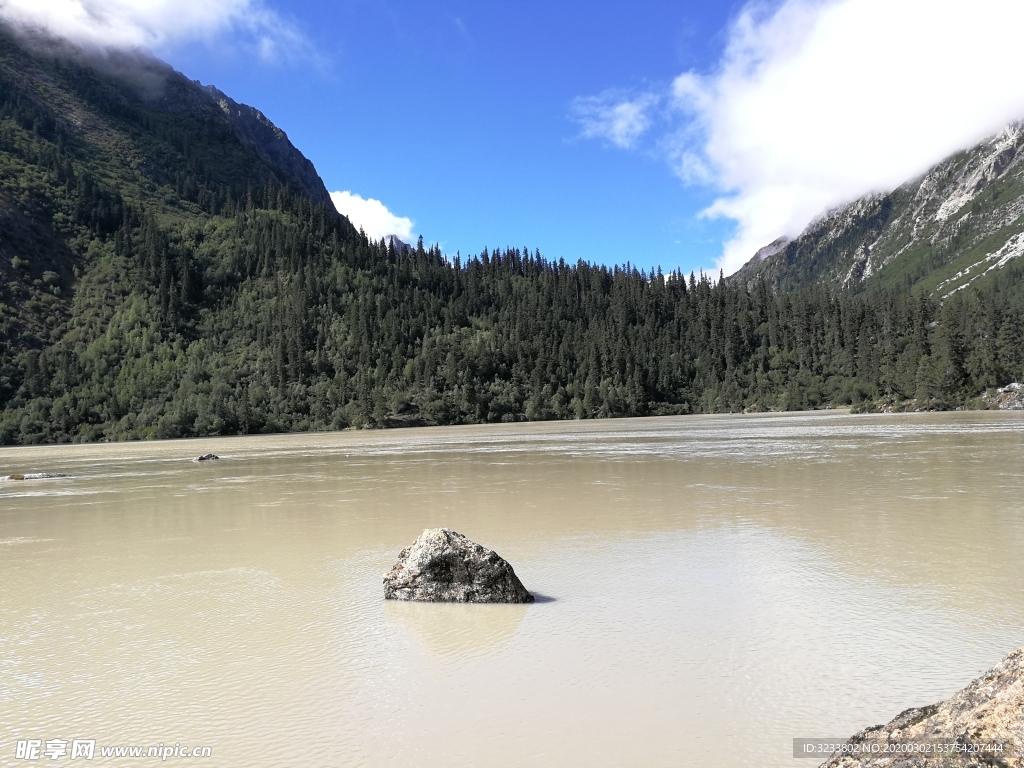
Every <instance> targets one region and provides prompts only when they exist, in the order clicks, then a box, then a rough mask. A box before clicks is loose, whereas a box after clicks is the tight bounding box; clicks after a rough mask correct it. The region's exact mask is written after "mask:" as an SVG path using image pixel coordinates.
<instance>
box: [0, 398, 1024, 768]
mask: <svg viewBox="0 0 1024 768" xmlns="http://www.w3.org/2000/svg"><path fill="white" fill-rule="evenodd" d="M206 452H213V453H216V454H219V455H220V456H221V457H222V460H221V461H219V462H209V463H203V464H197V463H195V462H192V461H189V460H188V459H189V458H190V457H193V456H196V455H198V454H200V453H206ZM27 472H61V473H66V474H68V475H69V476H70V477H68V478H63V479H50V480H31V481H30V480H24V481H0V765H28V764H30V763H27V762H25V761H22V760H17V759H16V757H15V755H16V742H17V741H18V740H27V739H39V740H41V741H42V742H44V746H45V742H46V741H47V740H51V739H58V738H59V739H67V740H69V741H70V740H72V739H91V740H95V741H96V744H97V746H96V753H95V754H96V757H95V759H94V761H93V762H92V763H90V764H92V765H103V764H118V765H120V764H132V765H147V764H150V765H154V764H156V763H158V762H160V761H159V760H158V759H157V758H143V759H136V760H130V761H125V760H121V761H117V760H113V759H104V758H102V757H101V756H100V753H99V750H100V747H101V746H104V745H106V746H110V745H141V746H149V745H158V744H160V743H164V744H165V745H171V744H175V743H178V744H181V745H188V746H189V747H192V746H197V745H203V746H209V747H211V749H212V756H210V757H207V758H204V759H201V760H185V759H182V758H174V757H170V758H168V760H167V761H166V763H167V764H171V765H173V764H175V763H178V764H181V763H186V762H187V763H189V764H201V765H205V766H285V765H288V766H297V765H303V766H340V765H346V766H347V765H367V766H390V765H410V766H453V765H454V766H460V765H466V766H476V765H490V766H523V765H532V766H565V765H588V766H626V765H678V766H700V767H701V768H710V767H714V766H730V767H732V766H758V767H759V768H763V767H765V766H798V767H806V768H810V766H813V765H815V761H813V760H794V759H793V758H792V740H793V739H794V738H807V737H837V736H848V735H850V734H852V733H853V732H854V731H856V730H858V729H859V728H861V727H863V726H865V725H869V724H874V723H879V722H883V721H886V720H889V719H890V718H891V717H892V716H894V715H895V714H896V713H898V712H900V711H902V710H903V709H905V708H907V707H909V706H912V705H921V704H926V703H930V702H933V701H935V700H938V699H940V698H944V697H946V696H948V695H949V694H950V693H952V692H953V691H954V690H956V689H958V688H960V687H962V686H963V685H964V684H966V683H967V682H968V681H969V680H970V679H971V678H972V677H974V676H975V675H976V674H977V673H979V672H981V671H982V670H983V669H985V668H987V667H989V666H991V665H992V664H994V663H996V662H997V661H998V660H999V659H1000V658H1001V657H1002V656H1003V655H1004V654H1005V653H1007V652H1009V651H1010V650H1012V649H1013V648H1015V647H1017V646H1020V645H1024V558H1022V557H1021V552H1022V551H1024V501H1022V500H1024V419H1022V418H1021V417H1020V416H1019V415H1013V414H990V413H980V414H944V415H907V416H884V417H883V416H877V417H876V416H849V415H844V414H832V415H818V414H816V415H797V416H762V417H708V418H698V417H687V418H673V419H646V420H628V421H605V422H590V423H560V424H541V425H509V426H500V427H481V428H446V429H426V430H404V431H392V432H382V433H341V434H327V435H312V436H310V435H303V436H269V437H248V438H224V439H217V440H202V441H184V442H182V441H177V442H166V443H149V444H139V443H134V444H119V445H102V446H72V447H47V448H19V449H9V448H8V449H0V475H8V474H11V473H27ZM428 526H448V527H451V528H454V529H455V530H457V531H459V532H461V533H464V534H466V535H467V536H469V537H470V538H472V539H474V540H476V541H479V542H481V543H483V544H485V545H487V546H490V547H492V548H493V549H495V550H497V551H498V552H499V553H500V554H502V555H503V556H505V557H506V558H507V559H509V560H510V561H511V562H512V563H513V565H514V566H515V568H516V571H517V573H518V574H519V575H520V577H521V578H522V580H523V582H524V583H525V584H526V586H527V588H528V589H530V590H531V591H533V592H534V593H535V594H537V595H538V596H540V597H541V599H540V600H539V601H538V602H537V603H535V604H533V605H529V606H486V605H485V606H460V605H422V604H396V603H390V602H389V603H385V602H384V601H383V600H382V599H381V575H382V574H383V572H384V571H385V570H386V569H387V568H388V567H389V566H390V565H391V564H392V563H393V562H394V559H395V557H396V555H397V553H398V551H399V550H400V549H401V548H402V547H403V546H405V545H407V544H408V543H410V542H411V541H412V540H413V539H414V538H415V537H416V535H417V534H418V533H419V532H420V531H421V530H422V529H423V528H424V527H428ZM64 761H67V757H64V758H62V760H61V761H60V762H59V763H58V762H54V761H48V760H46V759H45V757H43V758H41V760H40V761H39V763H38V764H43V763H49V764H63V763H64ZM72 764H79V763H72ZM83 764H84V763H83Z"/></svg>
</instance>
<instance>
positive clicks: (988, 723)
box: [822, 648, 1024, 768]
mask: <svg viewBox="0 0 1024 768" xmlns="http://www.w3.org/2000/svg"><path fill="white" fill-rule="evenodd" d="M865 744H867V745H869V746H870V747H871V752H870V754H865V753H864V752H863V751H861V752H860V753H859V754H850V753H848V754H846V755H841V754H837V755H836V756H834V757H833V758H831V759H830V760H829V761H828V762H826V763H823V764H822V768H969V767H970V768H974V767H975V766H989V765H992V766H1003V768H1024V648H1020V649H1018V650H1016V651H1014V652H1013V653H1011V654H1010V655H1009V656H1007V657H1006V658H1005V659H1003V660H1002V662H1000V663H999V665H998V666H996V667H994V668H992V669H990V670H989V671H988V672H986V673H985V674H984V675H982V676H981V677H979V678H978V679H977V680H975V681H974V682H973V683H971V684H970V685H968V686H967V687H966V688H964V689H963V690H961V691H958V692H957V693H955V694H953V696H951V697H950V698H949V699H947V700H946V701H943V702H940V703H939V704H932V705H931V706H929V707H920V708H916V709H908V710H907V711H906V712H903V713H901V714H899V715H897V717H896V718H895V719H894V720H893V721H891V722H890V723H888V724H886V725H876V726H874V727H873V728H865V729H864V730H863V731H861V732H860V733H858V734H857V735H855V736H854V737H853V738H852V739H850V740H849V741H848V742H847V744H846V746H847V747H849V750H848V752H851V753H852V752H853V751H854V750H855V749H857V748H858V747H859V748H860V749H861V750H863V748H864V745H865ZM875 745H877V746H875ZM887 745H888V747H887ZM887 749H888V751H886V750H887Z"/></svg>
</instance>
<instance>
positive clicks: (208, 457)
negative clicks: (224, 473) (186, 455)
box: [196, 453, 220, 461]
mask: <svg viewBox="0 0 1024 768" xmlns="http://www.w3.org/2000/svg"><path fill="white" fill-rule="evenodd" d="M219 460H220V456H218V455H217V454H215V453H204V454H203V455H202V456H197V457H196V461H219Z"/></svg>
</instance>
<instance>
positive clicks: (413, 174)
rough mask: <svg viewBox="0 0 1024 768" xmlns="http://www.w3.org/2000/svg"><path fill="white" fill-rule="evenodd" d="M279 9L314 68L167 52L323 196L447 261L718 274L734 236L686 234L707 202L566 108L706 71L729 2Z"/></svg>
mask: <svg viewBox="0 0 1024 768" xmlns="http://www.w3.org/2000/svg"><path fill="white" fill-rule="evenodd" d="M736 8H738V6H736ZM736 8H733V9H732V10H735V9H736ZM275 10H276V11H277V12H278V13H279V14H280V16H281V17H283V18H286V19H289V20H291V21H292V22H293V23H294V24H295V26H296V27H297V28H298V30H299V31H301V32H302V33H303V34H304V35H305V36H306V37H307V38H308V40H309V42H310V43H311V45H312V46H313V48H314V50H315V53H316V55H315V56H311V57H309V58H308V59H304V58H303V57H302V56H292V57H289V58H282V59H281V60H278V61H264V60H260V59H259V58H254V57H253V56H252V54H251V50H249V49H247V48H246V47H244V46H241V47H233V46H230V45H214V46H211V45H208V44H206V43H195V44H192V45H187V46H167V47H166V49H165V50H161V51H160V53H161V54H162V55H163V56H164V57H165V58H167V59H168V60H169V61H170V62H171V63H172V64H173V65H174V66H175V67H177V68H178V69H180V70H182V71H183V72H184V73H185V74H186V75H188V76H189V77H192V78H194V79H198V80H201V81H203V82H204V83H214V84H216V85H217V86H218V87H219V88H221V89H222V90H223V91H225V92H226V93H228V94H229V95H231V96H232V97H233V98H234V99H236V100H238V101H243V102H246V103H249V104H252V105H254V106H257V107H258V108H259V109H261V110H262V111H263V112H264V113H266V114H267V116H268V117H270V118H271V119H272V120H273V121H274V122H275V123H276V124H277V125H279V126H280V127H282V128H283V129H284V130H285V131H287V133H288V135H289V137H290V138H291V140H292V141H293V143H294V144H295V145H296V146H297V147H299V149H301V150H302V152H303V153H305V154H306V155H307V156H308V157H309V158H310V159H311V160H312V161H313V163H314V164H315V165H316V167H317V169H318V170H319V171H320V175H321V176H322V177H323V179H324V182H325V183H326V184H327V186H328V188H329V189H330V190H332V191H334V190H348V191H351V192H353V193H356V194H359V195H361V196H362V197H364V198H365V197H370V198H375V199H377V200H380V201H382V202H383V203H384V204H385V205H386V206H387V207H388V208H389V209H390V210H391V211H392V212H394V213H395V214H397V215H399V216H404V217H408V218H411V219H412V220H413V222H414V227H413V231H414V232H415V233H416V234H422V235H423V237H424V239H425V241H427V242H428V243H429V242H438V243H440V244H441V246H442V249H443V250H444V251H445V252H447V253H452V254H454V253H455V252H456V251H460V252H461V253H463V254H467V253H478V252H479V251H480V250H481V249H482V248H484V247H485V246H486V247H489V248H493V247H496V246H500V247H504V246H507V245H514V246H519V247H522V246H529V247H530V248H531V249H532V248H539V249H540V250H541V252H542V253H544V254H545V255H547V256H549V257H553V258H558V257H564V258H566V259H567V260H573V261H575V260H576V259H586V260H590V261H598V262H603V263H608V264H612V263H621V262H625V261H627V260H628V261H631V262H633V263H634V264H638V265H641V266H643V267H646V268H650V267H652V266H656V265H661V266H662V267H663V268H665V269H666V271H667V270H670V269H674V268H676V267H682V268H683V269H685V270H687V271H689V270H691V269H699V268H701V267H709V266H713V264H714V260H715V258H716V257H717V256H718V254H719V252H720V250H721V242H722V239H723V236H724V235H726V234H728V231H729V230H730V229H731V227H732V225H731V223H729V222H723V221H716V222H711V221H705V220H701V219H699V218H698V217H697V213H698V212H699V211H700V210H701V209H703V208H704V207H705V206H706V205H708V204H709V203H710V202H711V200H712V198H713V196H712V194H711V193H710V192H709V190H708V189H706V188H704V187H693V186H687V185H684V184H683V183H681V181H680V179H679V178H678V177H677V176H676V175H675V174H673V172H672V169H671V168H670V167H669V166H668V165H667V164H666V163H665V162H663V161H662V159H661V158H660V157H659V156H658V154H657V152H656V151H655V150H654V149H652V148H650V147H646V146H637V147H635V148H634V149H631V150H628V151H623V150H621V149H619V148H618V147H615V146H614V145H609V143H608V142H606V141H601V140H593V139H584V138H582V137H581V126H580V125H579V123H578V122H576V121H575V120H574V119H573V104H574V99H576V98H578V97H581V96H588V95H592V94H596V93H601V92H603V91H605V90H607V89H609V88H616V89H620V90H622V91H623V92H641V91H645V90H647V89H649V88H651V87H662V86H665V85H667V84H668V83H670V82H671V80H672V79H673V78H674V77H675V76H676V75H677V74H678V73H679V72H680V71H682V70H686V69H691V68H706V67H709V66H711V65H712V64H713V63H714V62H715V61H716V60H717V59H718V57H719V56H720V55H721V49H722V46H723V44H724V42H725V34H724V29H725V27H726V25H727V23H728V21H729V18H730V6H729V4H728V3H697V2H693V3H679V2H674V3H668V2H660V3H659V2H648V3H640V4H634V5H631V6H630V7H629V8H628V9H627V7H626V6H624V5H623V4H622V3H621V2H589V3H585V4H577V3H551V2H519V3H515V4H499V3H486V2H485V3H480V2H459V1H455V2H386V1H384V0H352V1H351V2H329V3H328V2H292V3H289V4H283V3H282V4H280V5H279V6H277V7H276V8H275Z"/></svg>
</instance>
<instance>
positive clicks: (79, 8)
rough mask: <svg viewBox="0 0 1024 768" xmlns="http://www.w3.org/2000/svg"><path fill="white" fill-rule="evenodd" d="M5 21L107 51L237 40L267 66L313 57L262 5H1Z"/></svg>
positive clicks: (218, 1)
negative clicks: (269, 62) (228, 38)
mask: <svg viewBox="0 0 1024 768" xmlns="http://www.w3.org/2000/svg"><path fill="white" fill-rule="evenodd" d="M0 17H2V18H4V19H5V20H7V21H8V22H11V23H13V24H14V25H16V26H18V27H22V28H28V29H39V30H45V31H46V32H49V33H50V34H52V35H56V36H57V37H61V38H64V39H67V40H71V41H73V42H75V43H78V44H79V45H82V46H85V47H88V48H98V49H102V50H106V49H134V48H144V49H150V50H154V49H160V48H166V47H169V46H173V45H176V44H180V43H187V42H192V41H196V40H198V41H202V42H207V43H211V42H213V41H214V40H216V39H218V38H220V37H221V36H223V35H225V34H235V35H237V36H239V37H240V38H241V39H243V40H245V41H246V42H247V43H248V44H250V46H251V47H252V49H253V50H255V51H256V52H257V53H258V55H259V56H260V57H261V58H263V59H265V60H278V59H281V58H292V57H298V58H309V56H310V53H309V51H310V49H309V46H308V44H307V43H306V41H305V39H304V38H303V36H302V34H301V33H300V32H298V30H296V29H295V27H294V26H293V25H291V24H289V23H288V22H287V21H286V20H284V19H282V18H281V17H280V16H279V15H278V14H276V13H274V12H273V11H272V10H270V9H268V8H267V7H265V6H264V5H263V4H262V2H260V0H0Z"/></svg>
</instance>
